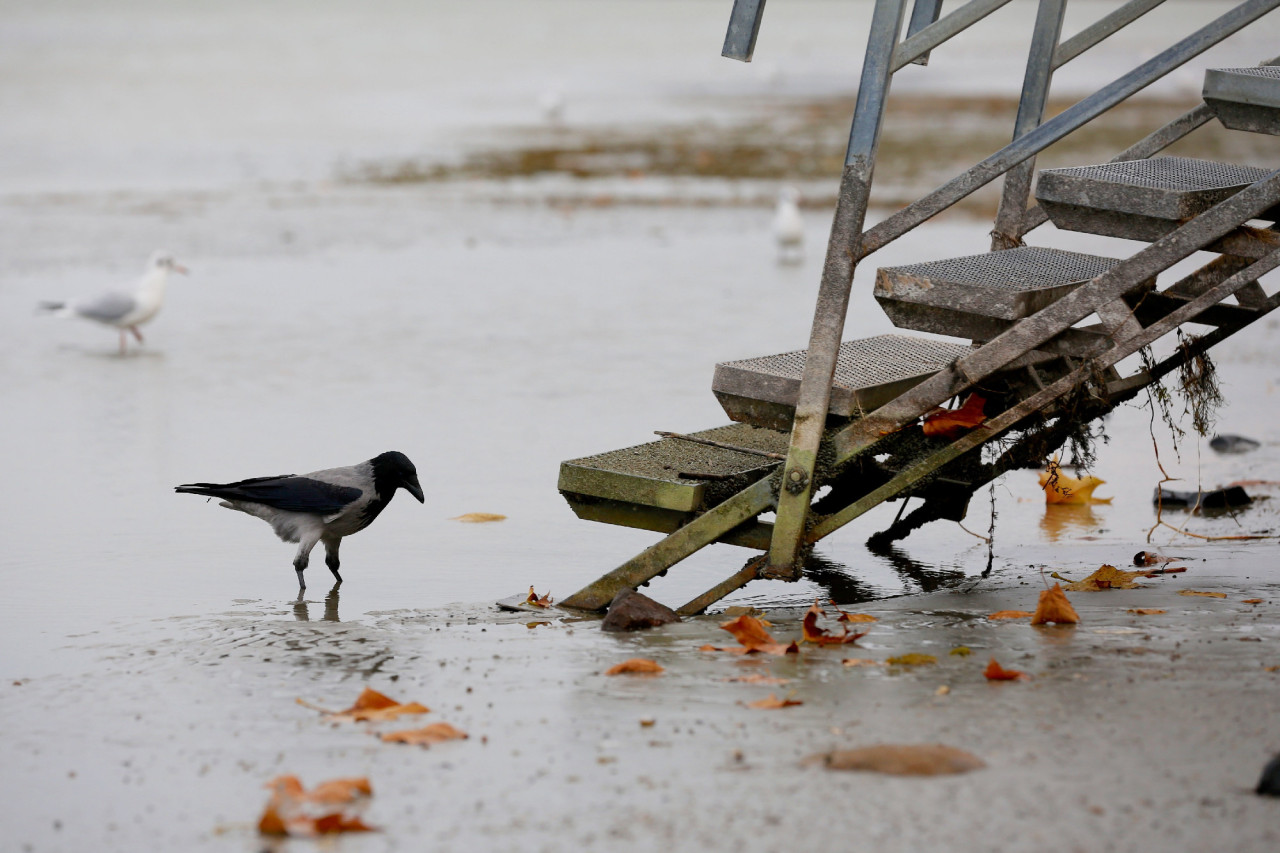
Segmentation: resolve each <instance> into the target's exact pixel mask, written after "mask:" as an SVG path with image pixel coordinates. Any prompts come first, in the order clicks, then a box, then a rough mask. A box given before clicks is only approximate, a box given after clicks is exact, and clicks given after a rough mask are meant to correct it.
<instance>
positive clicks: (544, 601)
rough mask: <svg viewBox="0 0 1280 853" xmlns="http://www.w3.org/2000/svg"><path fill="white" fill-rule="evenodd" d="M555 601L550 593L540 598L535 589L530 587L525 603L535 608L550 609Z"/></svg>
mask: <svg viewBox="0 0 1280 853" xmlns="http://www.w3.org/2000/svg"><path fill="white" fill-rule="evenodd" d="M554 601H555V599H554V598H552V597H551V593H549V592H548V593H547V594H546V595H544V596H542V597H541V598H539V597H538V594H537V593H536V592H534V591H533V587H529V596H528V598H526V599H525V600H524V603H525V604H531V605H533V606H534V607H550V606H551V604H552V602H554Z"/></svg>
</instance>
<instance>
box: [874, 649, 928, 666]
mask: <svg viewBox="0 0 1280 853" xmlns="http://www.w3.org/2000/svg"><path fill="white" fill-rule="evenodd" d="M937 662H938V659H937V658H936V657H934V656H933V655H924V654H920V653H919V652H910V653H908V654H905V655H898V656H897V657H892V658H889V659H888V660H886V661H885V663H887V664H892V665H893V666H927V665H928V664H931V663H937Z"/></svg>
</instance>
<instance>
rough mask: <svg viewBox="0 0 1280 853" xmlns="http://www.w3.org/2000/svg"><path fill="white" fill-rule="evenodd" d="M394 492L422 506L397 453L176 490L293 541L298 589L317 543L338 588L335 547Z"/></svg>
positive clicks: (407, 465)
mask: <svg viewBox="0 0 1280 853" xmlns="http://www.w3.org/2000/svg"><path fill="white" fill-rule="evenodd" d="M396 489H404V490H405V491H406V492H408V493H409V494H411V495H413V496H414V497H415V498H417V499H418V503H424V502H425V498H424V496H423V494H422V486H421V485H419V484H418V470H417V469H416V468H414V467H413V463H412V462H410V461H409V457H408V456H405V455H404V454H403V453H400V452H399V451H396V450H391V451H388V452H386V453H381V454H379V455H377V456H375V457H373V458H372V459H370V460H369V461H368V462H361V463H359V464H358V465H350V466H348V467H346V468H328V469H325V470H323V471H312V472H311V473H310V474H300V475H294V474H285V475H282V476H278V477H254V478H253V479H250V480H241V481H239V482H237V483H188V484H186V485H184V486H178V487H177V488H176V489H175V491H177V492H181V493H184V494H191V495H207V496H208V497H211V498H221V499H222V504H221V505H222V506H224V507H226V508H227V509H237V510H240V511H241V512H247V513H249V515H255V516H257V517H258V518H261V519H262V520H263V521H265V522H267V523H268V524H270V525H271V527H272V529H273V530H275V532H276V535H277V536H279V537H280V538H281V539H282V540H283V541H285V542H297V543H298V553H297V556H295V557H294V558H293V568H294V571H296V572H297V573H298V586H299V588H301V589H306V586H307V583H306V581H305V580H304V579H303V577H302V573H303V571H304V570H305V569H306V568H307V563H308V562H309V561H310V558H311V549H312V548H314V547H315V546H316V543H317V542H323V543H324V552H325V556H324V562H325V565H326V566H328V567H329V571H331V572H333V576H334V578H336V579H337V582H338V583H342V575H340V574H338V546H339V545H341V544H342V537H343V536H350V535H351V534H352V533H358V532H360V531H361V530H364V529H365V528H366V527H368V526H369V525H370V524H372V523H373V520H374V519H375V518H377V517H378V513H380V512H382V510H383V509H385V508H386V506H387V504H389V503H391V498H392V497H394V496H395V493H396Z"/></svg>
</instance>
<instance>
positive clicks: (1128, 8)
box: [1053, 0, 1164, 70]
mask: <svg viewBox="0 0 1280 853" xmlns="http://www.w3.org/2000/svg"><path fill="white" fill-rule="evenodd" d="M1163 2H1164V0H1129V2H1128V3H1125V4H1124V5H1123V6H1121V7H1120V8H1119V9H1116V10H1115V11H1113V12H1111V13H1110V14H1108V15H1104V16H1103V17H1101V18H1099V19H1098V20H1097V21H1096V22H1094V23H1093V24H1090V25H1089V26H1087V27H1085V28H1084V29H1083V30H1081V31H1080V32H1078V33H1076V34H1075V35H1073V36H1072V37H1071V38H1069V39H1067V40H1066V41H1064V42H1063V43H1062V44H1060V45H1058V49H1057V50H1056V51H1054V54H1053V67H1054V69H1055V70H1056V69H1058V68H1061V67H1062V66H1064V65H1066V64H1067V63H1068V62H1070V61H1071V60H1073V59H1075V58H1076V57H1077V56H1079V55H1080V54H1082V53H1084V52H1085V51H1086V50H1088V49H1089V48H1091V47H1093V46H1094V45H1095V44H1097V43H1098V42H1100V41H1102V40H1103V39H1106V38H1108V37H1110V36H1112V35H1115V34H1116V33H1117V32H1119V31H1120V30H1122V29H1124V28H1125V27H1127V26H1128V25H1129V24H1132V23H1133V22H1134V21H1136V20H1138V19H1139V18H1141V17H1142V16H1143V15H1145V14H1147V13H1148V12H1150V11H1151V10H1152V9H1154V8H1155V7H1157V6H1159V5H1160V4H1161V3H1163Z"/></svg>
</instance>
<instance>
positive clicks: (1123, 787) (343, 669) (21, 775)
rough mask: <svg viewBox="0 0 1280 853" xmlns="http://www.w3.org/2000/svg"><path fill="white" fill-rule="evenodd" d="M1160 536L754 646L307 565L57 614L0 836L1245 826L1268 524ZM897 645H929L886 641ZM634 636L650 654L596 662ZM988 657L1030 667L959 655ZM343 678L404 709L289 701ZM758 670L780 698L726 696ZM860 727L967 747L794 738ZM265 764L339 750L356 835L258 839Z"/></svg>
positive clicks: (477, 835) (1272, 592) (1192, 838)
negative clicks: (403, 600)
mask: <svg viewBox="0 0 1280 853" xmlns="http://www.w3.org/2000/svg"><path fill="white" fill-rule="evenodd" d="M1116 550H1117V549H1116V547H1115V546H1112V545H1096V544H1081V545H1080V546H1078V548H1077V549H1076V550H1075V551H1073V554H1072V556H1073V559H1075V560H1076V561H1077V566H1078V567H1068V568H1063V569H1062V571H1063V572H1065V573H1068V574H1069V575H1070V576H1071V577H1073V578H1076V579H1078V578H1081V577H1083V576H1084V575H1085V574H1087V573H1088V572H1089V571H1091V568H1092V567H1093V566H1094V565H1095V564H1096V563H1101V562H1102V561H1104V560H1107V559H1113V560H1114V559H1115V555H1114V552H1115V551H1116ZM1177 553H1179V554H1180V555H1181V556H1184V557H1185V558H1186V560H1185V565H1186V566H1187V567H1188V571H1187V572H1186V573H1184V574H1179V575H1168V576H1162V577H1158V578H1152V579H1148V580H1143V581H1140V583H1141V584H1142V587H1141V588H1138V589H1129V590H1115V589H1113V590H1106V591H1101V592H1093V593H1086V592H1073V593H1070V594H1069V595H1070V598H1071V601H1072V603H1073V605H1074V606H1075V608H1076V610H1077V611H1078V612H1079V615H1080V619H1081V621H1080V623H1079V624H1078V625H1075V626H1056V625H1048V626H1038V627H1033V626H1031V625H1030V624H1028V620H1027V619H1020V620H999V621H996V620H991V619H989V618H987V617H988V616H989V615H990V614H991V613H994V612H996V611H1000V610H1009V609H1023V610H1030V609H1034V607H1035V601H1036V598H1037V596H1038V590H1039V589H1041V588H1043V586H1042V582H1041V577H1040V575H1039V573H1037V572H1034V571H1031V570H1026V569H1017V570H1014V569H1012V568H1008V567H1006V568H1004V569H999V570H997V571H996V572H995V573H994V574H993V575H992V576H991V577H988V578H985V579H984V578H973V579H971V580H970V581H968V582H967V583H965V584H963V585H961V586H958V587H953V588H952V589H949V590H946V591H942V592H936V593H931V594H927V595H919V596H909V597H900V598H893V599H882V600H878V601H871V602H866V603H864V604H862V605H860V606H857V607H856V608H853V609H857V610H858V611H860V612H863V613H866V614H869V615H870V616H873V617H875V619H876V621H875V622H871V623H867V624H861V625H858V626H857V627H858V629H859V630H865V631H866V632H867V633H866V634H865V636H863V637H862V638H860V639H859V640H858V641H857V642H856V643H855V644H849V645H839V646H825V647H817V646H814V645H811V644H801V646H800V650H799V652H798V653H797V654H787V655H782V656H769V655H734V654H731V653H728V652H724V651H707V650H704V647H705V646H708V645H714V646H718V647H726V646H732V645H734V642H733V639H732V638H731V637H730V636H729V635H728V634H726V633H725V632H724V631H722V630H720V629H719V627H718V625H719V623H720V622H722V621H723V620H724V618H725V617H724V616H704V617H697V618H694V619H690V620H687V621H685V622H684V623H681V624H678V625H672V626H667V627H664V628H662V629H657V630H653V631H649V632H643V633H637V634H630V635H611V634H605V633H603V632H601V631H599V629H598V622H596V621H595V620H594V619H581V618H580V617H575V616H572V615H569V616H566V614H564V613H562V612H560V611H557V610H555V609H554V608H552V609H550V610H547V611H545V612H542V613H527V612H521V613H514V614H504V613H500V612H499V611H497V610H496V609H495V608H493V607H492V606H489V605H479V604H476V605H454V606H448V607H440V608H434V609H431V610H400V611H387V612H375V613H368V614H364V615H362V616H359V617H358V618H357V619H356V620H355V621H350V622H343V621H334V620H337V619H341V618H342V617H343V616H344V614H343V613H342V605H341V601H340V596H339V595H333V594H330V595H329V596H328V598H327V599H325V598H324V596H323V594H322V593H319V592H313V593H312V594H311V595H309V596H308V599H305V600H303V601H300V602H296V603H292V604H277V603H271V602H264V601H251V600H244V601H240V602H238V603H237V604H236V605H235V606H234V607H232V608H231V610H229V611H228V612H226V613H223V614H220V615H213V616H193V617H189V618H170V619H162V620H155V621H143V622H136V621H135V622H130V623H122V624H116V625H113V626H107V627H104V628H102V629H99V630H96V631H93V632H90V633H88V634H85V635H83V636H79V637H74V638H70V639H69V640H68V641H67V646H66V647H65V648H64V649H63V650H62V651H63V652H64V653H65V654H66V655H67V658H68V660H75V661H76V662H77V663H75V664H70V663H64V664H63V665H60V666H58V667H55V668H52V669H51V670H50V671H48V672H45V673H43V674H35V675H32V676H31V677H29V678H22V679H16V680H14V681H12V682H7V683H6V684H4V685H3V686H2V687H0V716H3V718H4V719H5V720H6V721H7V723H6V725H7V728H8V729H9V730H10V731H11V732H14V737H12V738H11V739H9V741H8V742H7V746H6V748H5V764H6V767H7V772H6V774H5V778H6V792H5V797H4V806H3V816H4V823H5V826H6V833H7V835H8V838H9V843H10V844H11V847H10V849H14V850H33V851H34V850H83V849H94V848H96V849H147V848H150V849H161V848H171V849H186V850H258V849H279V850H304V849H313V845H318V846H316V847H315V848H314V849H324V848H328V849H332V845H334V844H340V846H341V848H342V849H349V850H397V849H424V847H426V848H429V849H432V850H459V851H461V850H475V849H513V848H515V847H521V848H524V849H530V850H548V851H549V850H562V849H565V848H566V847H571V846H573V847H584V848H587V849H604V848H608V849H619V850H662V849H667V850H672V849H674V850H707V849H714V850H719V849H742V850H771V849H779V848H780V847H783V846H785V845H787V844H790V843H794V842H795V841H796V840H797V839H802V838H808V839H814V838H828V837H831V838H837V839H845V840H846V841H848V840H849V839H853V838H856V839H858V844H859V845H862V844H865V845H868V846H870V845H874V846H875V847H876V848H877V849H885V850H920V849H926V848H929V847H934V848H938V849H965V850H979V849H981V850H1035V849H1045V847H1046V845H1050V846H1052V847H1053V848H1054V849H1062V850H1099V849H1111V850H1135V851H1138V850H1151V849H1231V850H1239V851H1254V850H1257V851H1263V850H1274V849H1275V848H1276V845H1277V843H1280V824H1277V822H1276V820H1275V816H1276V808H1277V806H1276V801H1275V800H1271V799H1267V798H1261V797H1258V796H1256V795H1255V794H1253V793H1252V787H1253V786H1254V785H1255V784H1256V782H1257V778H1258V775H1259V773H1260V771H1261V768H1262V766H1263V764H1264V763H1265V761H1266V759H1267V758H1268V757H1269V756H1270V755H1271V754H1272V753H1274V752H1275V751H1276V750H1277V749H1280V716H1278V715H1276V714H1274V713H1272V710H1273V709H1274V708H1275V707H1276V704H1277V702H1280V670H1278V669H1277V667H1278V666H1280V654H1278V653H1277V648H1280V582H1277V580H1276V579H1275V578H1274V577H1269V576H1268V577H1266V578H1265V579H1263V578H1261V577H1260V574H1261V573H1260V572H1257V571H1250V572H1248V573H1247V574H1248V575H1249V576H1246V574H1245V573H1242V571H1241V566H1242V565H1245V564H1248V565H1250V566H1254V567H1262V566H1266V565H1274V563H1275V560H1276V558H1277V557H1278V556H1280V548H1278V547H1277V546H1275V545H1273V544H1251V545H1249V546H1248V547H1247V548H1236V549H1233V553H1224V551H1223V549H1221V548H1209V547H1203V546H1195V545H1191V546H1189V547H1187V548H1180V549H1178V550H1177ZM1268 574H1269V573H1268ZM1187 591H1196V592H1207V593H1212V594H1214V596H1202V595H1185V594H1181V593H1185V592H1187ZM1215 596H1221V597H1215ZM1246 600H1248V601H1255V602H1259V603H1252V604H1250V603H1245V602H1246ZM1259 600H1260V601H1259ZM1140 608H1141V609H1147V610H1153V609H1154V610H1163V611H1165V612H1163V613H1159V614H1151V615H1142V614H1136V613H1133V612H1131V610H1132V609H1140ZM845 609H846V610H848V609H850V608H845ZM827 612H828V613H830V614H832V615H834V613H833V611H832V610H830V609H828V611H827ZM764 615H765V616H766V618H767V619H768V621H769V622H770V623H771V627H770V628H769V630H770V631H771V632H773V634H774V636H775V637H777V638H778V639H779V640H782V641H788V640H790V639H795V638H798V637H799V635H800V633H801V632H800V615H801V613H800V611H798V610H773V611H770V612H768V613H766V614H764ZM958 648H965V649H968V650H969V654H967V655H963V654H960V653H956V654H953V653H952V652H953V650H956V649H958ZM911 653H916V654H924V655H932V656H933V657H934V658H935V659H936V663H932V664H925V665H917V666H897V665H889V664H887V663H886V662H887V661H888V660H889V658H891V657H897V656H900V655H904V654H911ZM636 657H639V658H647V659H650V660H653V661H655V662H656V663H658V664H659V665H661V666H662V667H663V668H664V672H662V673H661V674H659V675H656V676H634V675H632V676H628V675H622V676H612V677H610V676H605V675H604V674H603V673H604V671H605V670H607V669H608V668H609V667H611V666H613V665H614V664H617V663H619V662H621V661H623V660H626V659H629V658H636ZM990 658H996V659H997V660H998V661H999V663H1000V664H1001V665H1003V666H1004V667H1006V668H1010V669H1017V670H1021V671H1024V672H1026V673H1027V674H1029V675H1030V676H1031V678H1030V680H1027V681H1016V682H989V681H987V679H986V678H984V676H983V670H984V668H985V667H986V665H987V662H988V660H989V659H990ZM846 661H857V663H856V664H848V663H845V662H846ZM366 686H369V687H372V688H374V689H376V690H378V691H380V692H382V693H384V694H386V695H388V696H391V697H393V698H395V699H396V700H397V701H401V702H409V701H417V702H421V703H423V704H424V705H426V706H427V707H428V708H430V709H431V710H430V713H429V714H427V715H425V716H421V717H412V718H401V719H400V720H397V721H395V722H383V723H352V722H332V721H328V720H326V719H325V718H324V716H323V715H322V714H320V713H318V712H317V711H315V710H313V709H311V708H308V707H304V706H303V705H300V704H298V703H297V702H296V700H297V699H302V700H304V701H306V702H308V703H310V704H312V705H315V706H319V707H324V708H334V709H338V708H344V707H347V706H348V705H350V704H351V703H352V702H353V701H354V700H355V698H356V696H357V695H358V694H359V693H360V691H361V690H362V689H363V688H364V687H366ZM769 694H774V695H776V696H778V697H780V698H787V699H791V700H794V701H797V702H799V703H802V704H797V705H793V706H790V707H785V708H781V709H774V710H761V709H756V708H751V707H749V703H751V702H755V701H758V700H760V699H763V698H765V697H766V696H767V695H769ZM423 721H426V722H448V723H449V724H451V725H453V726H456V727H457V728H459V729H461V730H462V731H464V732H466V733H467V734H468V735H469V737H468V738H467V739H465V740H456V741H451V742H448V743H441V744H437V745H435V746H432V747H431V748H429V749H423V748H419V747H414V746H404V745H398V744H393V743H385V742H382V741H381V740H379V739H378V738H377V737H375V735H376V734H377V733H385V732H388V731H393V730H397V729H405V728H416V727H418V726H421V725H423V724H424V723H423ZM880 743H944V744H947V745H951V746H955V747H958V748H961V749H964V750H967V751H969V752H972V753H974V754H975V755H977V756H979V757H980V758H981V759H982V760H983V761H985V763H986V765H987V766H986V767H984V768H982V769H979V770H976V771H973V772H970V773H967V774H964V775H958V776H943V777H934V778H917V777H896V776H885V775H881V774H875V773H858V772H838V771H831V770H826V769H824V768H823V767H821V766H818V765H814V764H811V763H806V762H805V760H804V759H806V757H808V756H811V755H813V754H816V753H822V752H825V751H829V750H832V749H836V748H845V747H857V746H866V745H872V744H880ZM286 773H292V774H297V775H298V776H300V777H301V778H302V780H303V781H304V783H306V784H307V785H312V784H315V783H317V782H320V781H322V780H324V779H330V778H334V777H344V776H368V778H369V780H370V783H371V785H372V789H373V797H372V800H371V801H370V804H369V807H368V809H367V811H366V812H365V814H364V819H365V821H366V822H367V823H369V824H370V825H372V826H375V827H377V828H378V830H379V831H377V832H374V833H367V834H360V835H349V836H344V837H343V838H342V839H341V841H340V842H334V841H322V842H313V841H308V840H288V841H278V842H277V841H272V840H270V839H263V838H260V837H259V836H258V835H257V832H256V828H255V827H256V821H257V819H258V815H259V814H260V812H261V810H262V808H263V805H264V804H265V802H266V798H267V792H266V791H265V789H264V788H263V787H262V786H263V784H264V783H266V782H267V781H268V780H269V779H271V778H273V777H275V776H277V775H280V774H286Z"/></svg>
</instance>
